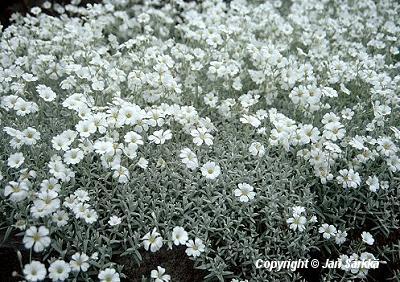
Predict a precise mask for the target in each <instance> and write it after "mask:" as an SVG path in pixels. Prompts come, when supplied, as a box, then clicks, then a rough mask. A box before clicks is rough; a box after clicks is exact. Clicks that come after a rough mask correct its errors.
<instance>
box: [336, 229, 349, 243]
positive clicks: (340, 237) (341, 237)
mask: <svg viewBox="0 0 400 282" xmlns="http://www.w3.org/2000/svg"><path fill="white" fill-rule="evenodd" d="M346 237H347V232H346V231H341V230H338V232H337V233H336V236H335V242H336V244H338V245H342V244H343V243H344V242H346Z"/></svg>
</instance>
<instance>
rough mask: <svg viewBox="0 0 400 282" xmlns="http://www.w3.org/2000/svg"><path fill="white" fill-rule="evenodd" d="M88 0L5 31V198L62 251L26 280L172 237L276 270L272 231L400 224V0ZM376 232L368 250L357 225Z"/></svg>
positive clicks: (30, 230) (193, 249) (38, 13)
mask: <svg viewBox="0 0 400 282" xmlns="http://www.w3.org/2000/svg"><path fill="white" fill-rule="evenodd" d="M79 2H80V1H79V0H77V1H72V4H69V5H66V6H65V7H62V6H60V5H53V4H51V3H50V2H45V3H44V4H43V5H42V7H41V8H39V7H35V8H33V9H32V10H31V11H30V13H28V15H26V16H24V17H22V16H21V15H15V16H13V20H14V23H13V24H12V25H11V26H9V27H8V28H6V29H4V30H2V31H1V32H0V36H1V38H0V46H1V48H0V50H1V51H0V116H1V122H0V124H1V126H2V130H0V137H1V140H2V142H1V144H0V148H1V153H0V155H1V158H0V159H1V160H0V181H1V184H2V187H3V188H2V193H1V194H2V197H1V199H0V200H1V205H0V206H1V208H0V209H1V213H0V214H2V215H5V214H9V213H10V211H12V213H11V214H12V216H11V217H10V218H5V219H4V222H6V223H7V225H9V226H13V227H15V228H18V229H20V230H21V231H24V237H23V243H24V245H25V247H26V248H28V249H33V251H34V252H44V253H46V252H48V253H51V252H52V251H53V249H54V250H56V251H57V252H59V253H60V254H62V255H60V258H54V259H52V260H50V261H49V263H50V265H49V267H48V268H46V266H45V264H44V263H41V262H39V261H35V260H33V261H31V262H30V263H28V264H26V265H25V267H24V269H23V275H24V278H25V279H26V280H28V281H39V280H43V279H45V278H49V279H52V280H53V281H64V280H67V279H69V278H70V277H71V275H70V273H72V272H75V273H74V274H76V275H75V276H74V278H77V279H80V278H81V277H79V275H81V274H80V273H81V272H87V270H88V269H89V267H91V268H93V269H96V271H97V272H96V273H97V275H98V279H99V280H100V281H119V280H120V274H121V276H122V277H123V275H122V273H121V268H118V267H114V263H115V261H113V257H112V255H113V250H112V248H111V247H110V245H112V246H113V247H114V246H116V248H124V250H119V251H121V253H122V252H128V250H129V252H132V253H134V254H135V255H136V254H138V253H139V250H140V248H142V247H141V246H144V249H145V250H147V251H148V250H149V251H150V252H152V253H154V252H157V251H159V250H161V249H162V247H163V246H164V243H165V242H166V241H167V242H168V243H169V245H170V246H171V247H172V245H176V246H179V245H183V246H186V254H187V255H188V256H189V257H191V259H196V260H197V262H198V263H199V264H201V265H202V267H203V268H207V271H210V272H211V273H212V274H211V276H210V277H211V278H215V279H217V278H218V279H220V280H221V279H223V278H225V276H227V277H226V278H229V279H232V278H239V279H242V278H243V279H251V280H257V281H266V280H268V281H270V280H271V279H272V278H271V277H272V276H271V277H270V276H268V275H274V274H273V273H268V274H267V273H264V274H260V273H258V272H257V271H253V270H254V268H253V269H252V267H253V266H252V265H249V264H248V263H245V262H246V260H247V262H248V258H250V257H255V256H257V255H259V254H260V253H265V252H266V250H264V249H263V248H265V246H270V245H271V244H275V243H279V244H280V247H279V248H281V247H282V246H284V248H287V249H285V250H283V249H282V251H285V252H287V253H289V252H291V251H292V249H293V246H294V245H295V244H300V245H302V244H303V243H304V245H307V247H304V248H303V247H301V248H297V249H301V250H302V253H301V255H303V256H307V255H308V253H307V252H308V251H309V249H308V248H309V247H310V246H312V247H315V249H321V250H325V249H327V248H330V247H331V245H332V244H333V247H332V248H333V249H334V250H335V251H336V250H339V251H338V252H340V253H344V252H345V250H344V246H346V247H348V250H347V251H346V252H347V254H350V253H351V252H356V253H360V252H362V251H365V250H366V248H368V247H369V246H371V245H373V244H374V236H375V238H378V237H376V235H377V234H381V235H384V236H388V235H387V233H389V232H392V231H393V230H396V228H399V227H398V223H397V222H395V221H393V220H392V219H391V212H393V210H394V211H395V210H396V208H397V207H398V206H397V205H398V204H397V202H398V199H399V196H398V195H399V193H398V190H396V189H397V188H396V187H399V181H398V177H397V174H398V172H399V171H400V156H399V151H400V150H399V142H400V130H399V129H398V126H399V123H400V119H399V116H400V115H399V109H400V107H399V104H400V95H399V86H400V75H399V72H398V70H399V68H400V62H399V48H398V46H399V44H400V25H399V23H398V20H397V15H396V12H398V11H399V9H400V5H399V4H396V3H395V1H390V0H385V1H370V0H367V1H339V2H335V1H318V0H295V1H279V0H276V1H275V0H273V1H272V0H271V1H264V2H262V3H259V2H257V3H255V2H252V1H246V0H233V1H222V0H206V1H200V2H199V3H197V2H189V3H188V2H185V1H181V0H178V1H172V2H171V3H169V2H168V1H167V2H165V1H158V0H154V1H153V0H152V1H144V2H143V3H140V4H135V3H136V1H133V2H135V3H132V1H128V0H104V1H103V3H102V4H96V5H88V6H87V7H81V6H79V5H78V4H79ZM50 8H52V9H53V11H55V12H57V13H59V14H61V15H60V16H59V17H54V16H49V15H47V14H46V13H45V11H46V10H48V9H50ZM282 170H283V171H282ZM300 173H303V175H299V174H300ZM296 183H297V184H296ZM299 183H300V184H299ZM295 184H296V185H297V186H296V185H295ZM253 186H254V187H253ZM271 187H272V188H271ZM289 191H290V193H289ZM278 199H279V200H281V199H284V200H283V201H284V203H285V206H283V205H284V203H283V202H279V203H275V201H279V200H278ZM344 199H346V200H344ZM351 199H358V200H359V201H365V202H368V204H366V205H365V207H368V209H371V210H373V212H374V213H376V214H375V215H376V217H377V219H376V220H373V221H374V222H373V223H370V221H372V220H367V223H366V224H364V223H365V222H366V220H365V217H366V216H368V215H369V214H368V212H367V211H364V210H363V207H361V206H357V208H355V209H353V208H352V207H353V204H354V205H355V206H356V205H358V204H356V203H355V202H356V201H355V200H354V201H353V200H351ZM302 200H304V202H303V201H302ZM297 203H301V205H302V206H295V205H297ZM288 208H289V209H290V213H289V215H287V211H288ZM270 209H271V210H273V212H271V213H270V214H268V216H271V220H270V222H271V223H270V224H268V228H269V229H270V230H272V231H271V232H270V231H268V232H264V231H263V230H264V227H265V225H266V224H265V222H264V220H265V219H261V218H262V216H261V215H264V214H265V213H267V212H268V211H270ZM366 209H367V208H366ZM310 211H312V213H311V212H310ZM150 213H151V215H152V216H151V217H150V216H147V215H148V214H150ZM324 213H327V214H328V213H329V214H330V215H329V216H326V217H325V216H324ZM335 213H336V214H335ZM315 214H318V219H319V220H321V221H323V222H329V223H330V224H328V223H323V224H321V225H320V226H318V227H319V228H318V227H317V224H316V223H317V217H316V216H315ZM285 215H287V216H286V217H285ZM182 217H184V218H185V221H184V223H185V226H186V228H188V230H189V228H190V234H191V235H192V236H193V237H192V238H194V239H189V234H188V232H187V231H185V229H184V228H183V227H180V226H179V225H183V223H182V222H181V221H179V220H180V219H181V218H182ZM227 217H228V218H227ZM340 217H343V219H342V218H340ZM178 218H180V219H179V220H178ZM346 220H349V222H347V221H346ZM285 221H286V224H285ZM155 226H156V227H155ZM222 226H223V228H222ZM282 226H283V229H282ZM150 227H153V228H154V229H152V231H150V232H148V230H151V229H150ZM357 228H358V229H360V230H358V229H357ZM369 228H370V229H369ZM169 230H172V235H171V238H170V240H164V239H163V237H162V236H161V234H169V233H168V232H169ZM364 230H369V232H368V231H364ZM382 230H384V231H382ZM362 231H364V233H362V241H363V242H364V243H365V244H364V245H363V244H361V245H362V246H361V247H360V248H364V249H359V248H358V247H359V246H358V245H357V246H354V244H355V243H354V242H353V240H350V239H348V238H347V235H348V234H347V232H349V234H358V233H360V232H362ZM146 232H148V233H147V234H146V235H145V236H143V234H145V233H146ZM276 232H284V233H285V235H284V236H279V238H277V239H271V238H270V237H268V236H269V234H274V233H276ZM221 233H222V234H221ZM198 234H201V235H198ZM320 234H321V235H322V237H321V235H320ZM196 236H199V237H201V238H202V239H203V240H204V242H207V248H206V247H205V245H204V244H203V241H202V240H201V239H199V238H198V237H196ZM295 236H298V238H299V239H298V240H297V239H296V240H294V239H293V244H292V243H291V242H286V241H284V240H288V238H295ZM92 237H93V238H94V239H92ZM349 237H351V236H349ZM85 238H86V239H85ZM140 238H141V239H140ZM221 238H223V240H221ZM280 240H282V241H280ZM290 240H292V239H290ZM302 240H304V241H302ZM222 241H224V242H222ZM59 242H63V243H59ZM60 244H61V245H60ZM106 244H107V245H108V246H107V247H105V245H106ZM214 244H217V245H218V247H217V248H216V249H215V248H214V247H215V246H214ZM251 244H253V245H254V246H252V247H250V245H251ZM357 244H358V243H357ZM66 246H68V249H63V248H66ZM322 246H325V247H326V248H322ZM268 248H269V247H268ZM127 249H128V250H127ZM386 249H390V248H389V247H388V248H382V251H379V252H380V253H376V254H375V255H376V256H377V257H380V256H386V255H387V253H386V252H388V251H387V250H386ZM97 250H98V251H99V252H100V251H101V252H103V253H102V254H101V256H100V258H99V259H98V260H97V258H96V255H94V256H92V257H90V258H89V257H88V256H87V255H86V254H85V253H95V252H97ZM367 250H368V249H367ZM140 251H143V248H142V249H141V250H140ZM375 251H377V252H378V250H375ZM268 252H269V253H271V255H277V254H272V253H273V252H276V250H271V249H269V250H268ZM202 253H204V254H203V255H201V254H202ZM296 255H298V253H296ZM344 256H345V255H344ZM371 256H372V257H374V255H372V254H370V253H367V252H364V253H363V254H362V255H361V257H362V259H364V258H366V257H371ZM65 257H67V258H68V257H70V258H71V260H70V262H69V263H67V262H66V261H65V260H64V259H65ZM139 257H140V256H139ZM277 257H278V256H277ZM358 258H359V257H358V256H357V255H355V254H353V255H352V258H351V259H352V260H356V259H358ZM95 261H96V263H94V262H95ZM221 261H223V263H222V262H221ZM239 263H242V264H243V266H242V267H243V273H237V272H238V271H237V265H238V264H239ZM110 265H111V266H110ZM206 266H207V267H206ZM233 269H235V271H232V270H233ZM165 272H166V271H165V269H164V268H162V267H161V266H158V268H157V270H153V271H152V272H151V273H150V277H151V278H152V279H154V280H155V281H157V282H159V281H170V280H171V276H173V275H172V273H171V272H170V273H171V276H170V275H168V274H165ZM347 272H350V273H352V274H354V275H358V276H359V277H362V276H363V275H364V276H365V275H366V271H364V270H363V269H351V270H350V271H347ZM249 273H252V274H254V275H259V276H256V277H248V275H249ZM242 274H243V275H242ZM85 275H86V274H85ZM87 275H89V274H87ZM87 275H86V276H85V278H87V277H89V276H87ZM90 275H91V274H90ZM234 275H237V276H234ZM82 277H83V276H82ZM93 277H94V276H93ZM282 279H283V278H282ZM238 281H239V280H238Z"/></svg>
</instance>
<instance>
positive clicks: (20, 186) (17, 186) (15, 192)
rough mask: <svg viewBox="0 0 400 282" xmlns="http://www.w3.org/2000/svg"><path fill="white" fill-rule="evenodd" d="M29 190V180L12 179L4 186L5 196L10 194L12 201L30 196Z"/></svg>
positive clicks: (18, 200)
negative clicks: (18, 180)
mask: <svg viewBox="0 0 400 282" xmlns="http://www.w3.org/2000/svg"><path fill="white" fill-rule="evenodd" d="M28 191H29V186H28V182H26V181H20V182H15V181H11V182H9V183H8V185H7V186H6V187H5V188H4V196H6V197H8V196H10V201H12V202H21V201H23V200H25V199H26V198H27V197H28Z"/></svg>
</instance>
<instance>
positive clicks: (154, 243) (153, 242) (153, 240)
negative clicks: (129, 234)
mask: <svg viewBox="0 0 400 282" xmlns="http://www.w3.org/2000/svg"><path fill="white" fill-rule="evenodd" d="M156 230H157V229H156V228H154V229H153V231H152V232H149V233H147V234H146V235H144V236H143V238H142V240H143V246H144V249H145V250H146V251H148V250H149V249H150V251H151V252H153V253H154V252H157V251H158V250H159V249H161V247H162V245H163V239H162V237H161V235H160V233H158V232H157V231H156Z"/></svg>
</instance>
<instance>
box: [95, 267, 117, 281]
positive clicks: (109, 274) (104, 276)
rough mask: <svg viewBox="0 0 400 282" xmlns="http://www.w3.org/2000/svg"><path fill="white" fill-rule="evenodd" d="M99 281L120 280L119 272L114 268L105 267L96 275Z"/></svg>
mask: <svg viewBox="0 0 400 282" xmlns="http://www.w3.org/2000/svg"><path fill="white" fill-rule="evenodd" d="M97 278H99V280H100V282H120V281H121V280H120V278H119V274H118V273H117V272H116V271H115V269H114V268H106V269H104V270H102V271H100V272H99V275H98V276H97Z"/></svg>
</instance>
